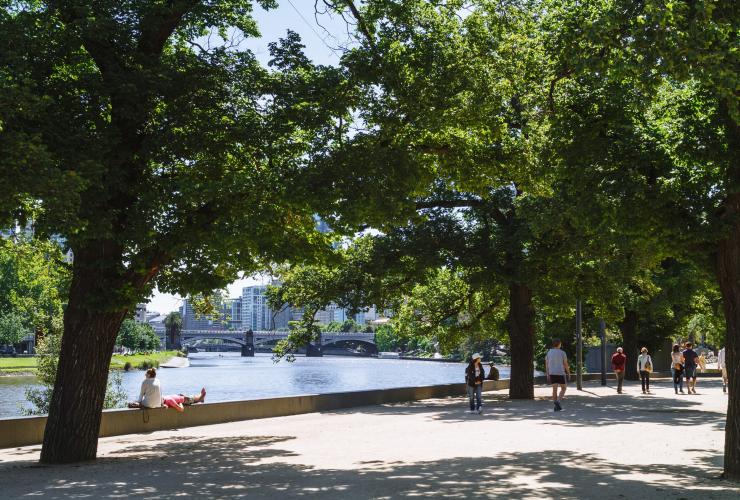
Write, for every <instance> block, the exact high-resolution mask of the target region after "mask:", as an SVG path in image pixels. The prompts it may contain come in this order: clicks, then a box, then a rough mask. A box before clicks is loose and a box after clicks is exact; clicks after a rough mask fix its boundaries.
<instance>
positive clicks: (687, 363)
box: [682, 342, 699, 394]
mask: <svg viewBox="0 0 740 500" xmlns="http://www.w3.org/2000/svg"><path fill="white" fill-rule="evenodd" d="M692 347H694V344H692V343H691V342H686V350H685V351H684V352H683V353H682V354H683V371H684V374H685V376H686V389H687V390H688V393H689V394H691V393H692V392H693V393H694V394H696V361H697V359H698V358H699V355H698V354H696V351H694V350H693V349H692Z"/></svg>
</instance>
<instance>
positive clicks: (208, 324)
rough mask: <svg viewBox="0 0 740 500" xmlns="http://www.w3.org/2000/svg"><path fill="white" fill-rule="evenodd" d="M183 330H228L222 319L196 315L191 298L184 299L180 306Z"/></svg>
mask: <svg viewBox="0 0 740 500" xmlns="http://www.w3.org/2000/svg"><path fill="white" fill-rule="evenodd" d="M180 314H181V315H182V329H183V330H225V329H226V328H228V327H227V326H226V325H224V322H223V321H221V320H220V319H218V318H217V319H214V318H213V316H203V315H198V314H196V312H195V310H194V309H193V304H192V302H191V300H190V299H189V298H185V299H182V306H180Z"/></svg>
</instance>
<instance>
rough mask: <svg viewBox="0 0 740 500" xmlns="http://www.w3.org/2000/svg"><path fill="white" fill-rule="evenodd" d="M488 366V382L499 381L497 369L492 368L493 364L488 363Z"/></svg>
mask: <svg viewBox="0 0 740 500" xmlns="http://www.w3.org/2000/svg"><path fill="white" fill-rule="evenodd" d="M489 366H490V367H491V369H490V370H489V371H488V377H486V378H487V379H488V380H498V379H499V376H500V375H499V372H498V368H496V367H495V366H493V363H489Z"/></svg>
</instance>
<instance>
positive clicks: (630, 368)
mask: <svg viewBox="0 0 740 500" xmlns="http://www.w3.org/2000/svg"><path fill="white" fill-rule="evenodd" d="M619 330H620V331H621V332H622V349H624V355H625V356H627V363H626V364H625V366H624V378H625V379H627V380H640V374H639V373H637V356H639V355H640V346H639V345H638V342H637V311H625V313H624V319H623V320H622V322H621V323H619Z"/></svg>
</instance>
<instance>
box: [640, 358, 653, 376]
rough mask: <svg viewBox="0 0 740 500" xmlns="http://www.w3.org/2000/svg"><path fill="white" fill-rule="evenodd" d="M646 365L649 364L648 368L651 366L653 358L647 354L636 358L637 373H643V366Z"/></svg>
mask: <svg viewBox="0 0 740 500" xmlns="http://www.w3.org/2000/svg"><path fill="white" fill-rule="evenodd" d="M648 363H650V366H652V364H653V358H651V357H650V355H649V354H640V355H639V356H637V371H638V372H642V371H645V365H646V364H648Z"/></svg>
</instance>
